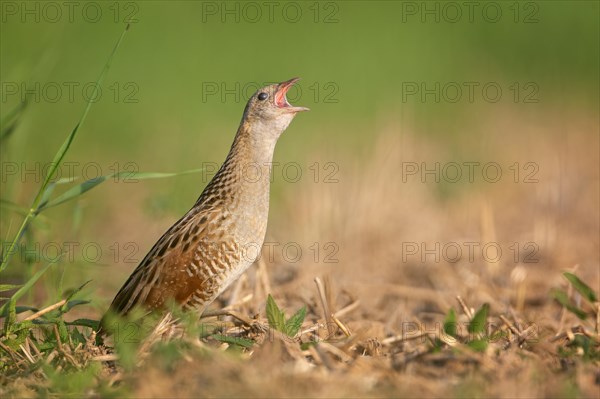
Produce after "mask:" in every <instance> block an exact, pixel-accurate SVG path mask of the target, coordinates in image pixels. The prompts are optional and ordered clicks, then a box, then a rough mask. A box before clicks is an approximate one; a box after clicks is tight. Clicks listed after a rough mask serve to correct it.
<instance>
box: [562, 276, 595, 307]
mask: <svg viewBox="0 0 600 399" xmlns="http://www.w3.org/2000/svg"><path fill="white" fill-rule="evenodd" d="M563 276H565V278H566V279H567V280H569V282H570V283H571V285H572V286H573V288H575V289H576V290H577V292H579V293H580V294H581V295H583V297H584V298H585V299H587V300H588V301H589V302H591V303H594V302H597V301H598V298H597V297H596V293H595V292H594V290H593V289H591V288H590V286H589V285H587V284H586V283H584V282H583V281H581V279H580V278H579V277H577V276H576V275H574V274H573V273H568V272H565V273H563Z"/></svg>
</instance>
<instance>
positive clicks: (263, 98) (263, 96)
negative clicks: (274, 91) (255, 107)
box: [258, 93, 269, 101]
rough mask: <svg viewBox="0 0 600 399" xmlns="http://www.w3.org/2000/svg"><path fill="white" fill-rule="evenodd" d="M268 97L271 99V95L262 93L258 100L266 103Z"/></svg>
mask: <svg viewBox="0 0 600 399" xmlns="http://www.w3.org/2000/svg"><path fill="white" fill-rule="evenodd" d="M267 97H269V95H268V94H267V93H260V94H259V95H258V99H259V100H260V101H265V100H266V99H267Z"/></svg>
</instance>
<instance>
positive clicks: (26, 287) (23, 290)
mask: <svg viewBox="0 0 600 399" xmlns="http://www.w3.org/2000/svg"><path fill="white" fill-rule="evenodd" d="M59 258H60V257H58V258H57V259H56V260H55V261H53V262H50V263H48V264H47V265H46V266H44V267H43V268H41V269H40V270H38V271H37V273H35V274H34V275H33V276H31V278H30V279H29V280H27V282H26V283H25V284H23V286H22V287H21V288H19V290H18V291H17V292H15V293H14V294H13V296H12V297H11V298H10V302H14V303H16V301H17V300H18V299H19V298H21V297H22V296H23V295H25V294H26V293H27V291H29V290H30V289H31V287H33V285H34V284H35V282H36V281H38V280H39V278H40V277H42V276H43V275H44V273H46V272H47V271H48V269H49V268H50V266H52V265H53V264H55V263H56V262H57V260H58V259H59ZM10 302H7V303H5V304H4V305H2V307H1V308H0V316H4V315H5V314H6V309H7V307H8V306H9V304H10Z"/></svg>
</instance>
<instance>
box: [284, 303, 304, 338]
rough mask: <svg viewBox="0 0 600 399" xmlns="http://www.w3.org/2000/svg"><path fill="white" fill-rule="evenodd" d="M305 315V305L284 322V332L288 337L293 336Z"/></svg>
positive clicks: (298, 329)
mask: <svg viewBox="0 0 600 399" xmlns="http://www.w3.org/2000/svg"><path fill="white" fill-rule="evenodd" d="M305 317H306V306H302V308H300V309H299V310H298V311H297V312H296V313H295V314H294V315H293V316H292V317H290V318H289V319H288V321H286V322H285V333H286V334H287V335H288V336H289V337H292V338H293V337H295V336H296V334H298V331H300V328H301V327H302V323H304V318H305Z"/></svg>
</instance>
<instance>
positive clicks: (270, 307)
mask: <svg viewBox="0 0 600 399" xmlns="http://www.w3.org/2000/svg"><path fill="white" fill-rule="evenodd" d="M267 320H268V321H269V325H270V326H271V327H273V328H274V329H275V330H277V331H281V332H283V333H285V331H284V330H285V314H284V313H283V312H282V311H281V310H280V309H279V307H278V306H277V304H276V303H275V300H274V299H273V297H272V296H271V294H269V296H268V297H267Z"/></svg>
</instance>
